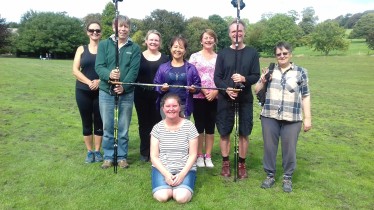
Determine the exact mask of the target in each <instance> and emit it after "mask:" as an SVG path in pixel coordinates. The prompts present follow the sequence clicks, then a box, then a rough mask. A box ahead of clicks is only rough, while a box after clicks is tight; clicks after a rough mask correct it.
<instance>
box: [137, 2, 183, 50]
mask: <svg viewBox="0 0 374 210" xmlns="http://www.w3.org/2000/svg"><path fill="white" fill-rule="evenodd" d="M143 27H144V28H145V29H147V30H143V31H145V32H147V31H148V30H151V29H156V30H158V31H159V32H160V33H161V34H162V36H163V38H162V39H163V43H164V44H163V46H162V52H164V53H168V54H169V42H170V40H171V39H172V38H173V37H174V36H177V35H183V32H184V31H185V29H186V22H185V18H184V16H183V15H182V14H180V13H179V12H168V11H167V10H160V9H156V10H154V11H153V12H152V13H151V15H150V16H147V17H146V18H145V19H144V20H143ZM185 38H187V39H188V37H185Z"/></svg>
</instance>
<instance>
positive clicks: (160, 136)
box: [150, 93, 199, 203]
mask: <svg viewBox="0 0 374 210" xmlns="http://www.w3.org/2000/svg"><path fill="white" fill-rule="evenodd" d="M161 108H162V111H163V112H164V113H165V119H164V120H162V121H161V122H159V123H157V124H156V125H155V126H154V127H153V129H152V131H151V152H150V155H151V161H152V193H153V197H154V198H155V199H156V200H158V201H160V202H166V201H168V200H169V199H171V198H172V199H174V200H176V201H177V202H178V203H187V202H189V201H190V200H191V198H192V194H193V190H194V186H195V180H196V157H197V144H198V142H197V137H198V136H199V134H198V132H197V130H196V127H195V125H194V124H193V123H192V122H191V121H189V120H188V119H184V118H183V117H181V116H182V115H183V113H182V112H181V101H180V98H179V97H178V95H176V94H174V93H169V94H166V95H165V96H164V97H163V98H162V101H161Z"/></svg>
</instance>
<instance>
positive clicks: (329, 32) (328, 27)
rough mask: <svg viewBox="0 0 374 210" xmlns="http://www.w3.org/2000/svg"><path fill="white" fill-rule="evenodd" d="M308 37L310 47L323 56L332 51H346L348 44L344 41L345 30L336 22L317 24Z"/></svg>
mask: <svg viewBox="0 0 374 210" xmlns="http://www.w3.org/2000/svg"><path fill="white" fill-rule="evenodd" d="M310 37H311V38H310V42H309V43H310V46H311V47H312V48H313V49H314V50H316V51H321V52H323V53H324V54H325V55H328V54H329V53H330V52H331V51H332V50H342V51H346V50H348V46H349V43H348V41H347V40H345V39H344V37H345V30H344V29H343V28H341V27H339V25H338V23H336V22H333V21H326V22H323V23H320V24H318V25H317V27H316V29H315V30H314V32H313V33H311V35H310Z"/></svg>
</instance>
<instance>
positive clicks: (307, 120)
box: [302, 95, 312, 132]
mask: <svg viewBox="0 0 374 210" xmlns="http://www.w3.org/2000/svg"><path fill="white" fill-rule="evenodd" d="M302 103H303V112H304V131H305V132H307V131H309V130H310V129H311V128H312V113H311V105H310V95H308V96H305V97H304V98H303V99H302Z"/></svg>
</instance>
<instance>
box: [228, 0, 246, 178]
mask: <svg viewBox="0 0 374 210" xmlns="http://www.w3.org/2000/svg"><path fill="white" fill-rule="evenodd" d="M231 4H232V5H233V6H234V7H236V16H237V17H236V37H235V65H234V67H235V72H236V73H237V71H238V70H237V67H238V50H239V41H238V31H239V20H240V10H241V9H243V8H244V7H245V4H244V2H243V0H232V1H231ZM235 88H237V89H244V88H245V86H244V85H243V84H242V83H236V84H235ZM236 100H238V99H236ZM236 100H235V101H234V115H235V116H234V119H235V120H234V121H235V122H234V124H235V138H234V173H235V174H234V182H236V180H237V178H238V160H239V147H238V139H239V102H238V101H236Z"/></svg>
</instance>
